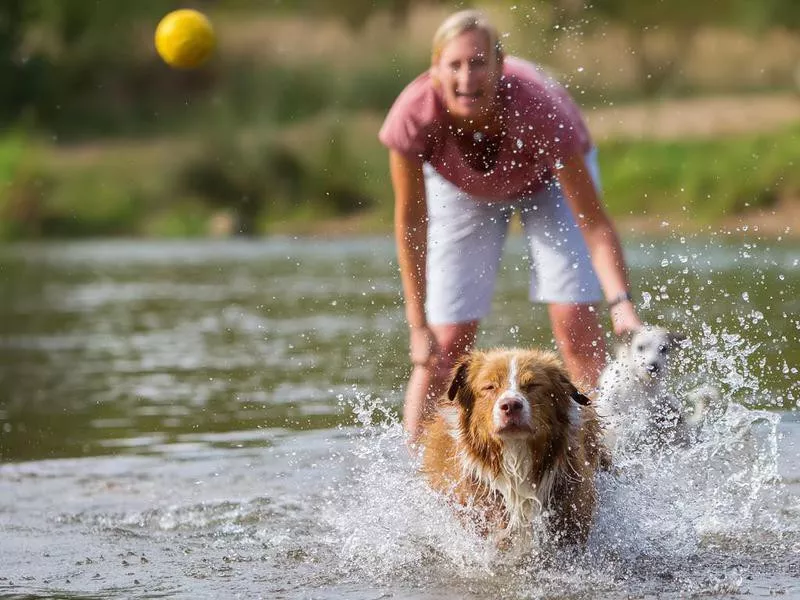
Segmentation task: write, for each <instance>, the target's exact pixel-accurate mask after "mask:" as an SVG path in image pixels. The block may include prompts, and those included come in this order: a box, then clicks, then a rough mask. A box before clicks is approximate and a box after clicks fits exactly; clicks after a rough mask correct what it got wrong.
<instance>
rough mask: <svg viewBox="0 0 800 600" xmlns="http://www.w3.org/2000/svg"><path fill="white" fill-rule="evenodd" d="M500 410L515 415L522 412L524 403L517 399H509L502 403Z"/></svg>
mask: <svg viewBox="0 0 800 600" xmlns="http://www.w3.org/2000/svg"><path fill="white" fill-rule="evenodd" d="M500 410H501V411H502V412H504V413H505V414H507V415H513V414H514V413H518V412H520V411H521V410H522V401H520V400H517V399H516V398H509V399H507V400H503V401H502V402H501V403H500Z"/></svg>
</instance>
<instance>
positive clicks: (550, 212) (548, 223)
mask: <svg viewBox="0 0 800 600" xmlns="http://www.w3.org/2000/svg"><path fill="white" fill-rule="evenodd" d="M586 165H587V167H588V169H589V171H590V173H591V175H592V177H593V179H594V181H595V185H596V186H597V187H598V191H599V173H598V168H597V153H596V150H591V151H590V152H589V153H588V154H587V155H586ZM424 174H425V189H426V194H427V202H428V263H427V298H426V303H425V311H426V313H427V318H428V322H430V323H432V324H438V325H442V324H452V323H464V322H467V321H474V320H479V319H482V318H483V317H485V316H486V315H488V314H489V311H490V309H491V304H492V296H493V293H494V286H495V279H496V277H497V270H498V267H499V265H500V259H501V257H502V253H503V246H504V244H505V239H506V234H507V232H508V224H509V222H510V220H511V217H512V215H513V214H514V212H517V213H519V215H520V220H521V221H522V225H523V229H524V232H525V237H526V239H527V242H528V247H529V249H530V256H531V281H530V299H531V301H533V302H545V303H581V304H585V303H595V302H599V301H600V300H602V298H603V295H602V292H601V289H600V283H599V282H598V280H597V276H596V275H595V272H594V269H593V267H592V263H591V260H590V258H589V251H588V249H587V247H586V243H585V242H584V240H583V235H582V234H581V232H580V230H579V229H578V226H577V224H576V223H575V219H574V218H573V215H572V211H571V210H570V208H569V207H568V206H567V204H566V202H565V201H564V199H563V197H562V195H561V191H560V189H559V188H558V187H557V186H555V185H552V186H548V187H547V188H546V189H544V190H542V191H541V192H539V193H538V194H536V195H535V196H533V197H529V198H521V199H519V200H503V201H497V200H488V199H476V198H474V197H472V196H470V195H468V194H466V193H465V192H463V191H462V190H460V189H459V188H458V187H456V186H455V185H453V184H452V183H450V182H449V181H447V180H446V179H445V178H443V177H442V176H441V175H439V174H438V173H437V172H436V171H435V170H434V169H433V167H431V166H430V165H429V164H425V165H424Z"/></svg>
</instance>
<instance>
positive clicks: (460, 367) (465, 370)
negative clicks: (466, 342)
mask: <svg viewBox="0 0 800 600" xmlns="http://www.w3.org/2000/svg"><path fill="white" fill-rule="evenodd" d="M471 367H472V357H471V356H469V355H467V356H465V357H464V358H462V359H461V360H460V361H458V363H457V364H456V366H455V368H454V369H453V379H452V381H451V382H450V387H449V388H447V398H448V400H450V401H451V402H452V401H454V400H455V399H456V398H458V403H459V404H461V406H463V407H464V408H471V407H472V405H473V404H474V402H475V398H474V397H473V396H472V391H471V390H470V389H469V383H468V377H469V370H470V368H471Z"/></svg>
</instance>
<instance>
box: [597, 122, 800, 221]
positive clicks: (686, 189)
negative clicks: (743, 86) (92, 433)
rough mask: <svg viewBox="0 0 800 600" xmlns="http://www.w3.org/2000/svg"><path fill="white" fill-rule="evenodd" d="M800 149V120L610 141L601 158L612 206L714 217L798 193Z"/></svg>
mask: <svg viewBox="0 0 800 600" xmlns="http://www.w3.org/2000/svg"><path fill="white" fill-rule="evenodd" d="M798 157H800V125H796V126H794V127H792V128H789V129H787V130H786V131H783V132H781V133H780V134H777V135H776V134H768V135H766V134H761V135H752V134H750V135H739V136H735V137H726V138H723V139H715V140H692V141H656V140H646V141H624V142H623V141H619V142H611V143H608V144H605V145H603V146H602V147H601V152H600V163H601V170H602V173H603V185H604V187H605V188H606V192H607V193H606V203H607V205H608V207H609V210H610V211H611V212H613V213H614V214H617V215H623V214H631V215H633V214H648V213H649V214H664V213H665V212H666V213H668V212H678V213H679V214H680V213H681V212H682V213H683V214H684V215H691V216H692V218H694V219H697V220H699V221H703V222H706V223H709V222H711V221H713V220H714V219H715V218H717V217H719V216H720V215H725V214H735V213H736V212H739V211H741V210H742V209H745V208H750V207H762V208H765V207H769V206H772V205H774V204H775V203H776V201H777V200H778V198H779V192H781V191H783V192H788V193H792V194H797V193H799V192H800V170H798V168H797V161H798Z"/></svg>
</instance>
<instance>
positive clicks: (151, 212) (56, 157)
mask: <svg viewBox="0 0 800 600" xmlns="http://www.w3.org/2000/svg"><path fill="white" fill-rule="evenodd" d="M479 5H480V6H482V7H485V8H486V9H487V10H490V11H492V13H493V14H498V15H500V16H502V17H504V18H505V22H504V24H505V26H508V25H509V23H510V24H511V29H512V31H513V32H514V33H515V35H516V37H514V36H512V37H511V39H509V40H508V41H509V43H510V46H511V47H512V49H513V45H514V43H515V42H516V43H517V44H519V43H520V42H522V44H523V45H524V49H525V50H526V51H529V52H530V51H534V53H537V54H538V53H541V54H542V55H543V56H545V57H546V56H547V52H548V50H549V52H551V53H552V52H554V51H555V50H554V49H555V48H557V47H558V42H559V41H560V40H562V39H564V38H569V37H570V36H574V35H581V34H583V33H586V34H587V35H589V34H592V33H593V32H594V33H596V32H598V31H600V32H601V33H602V32H604V31H605V30H606V29H608V30H609V31H610V30H611V29H613V28H616V29H618V30H622V31H624V32H625V34H626V36H627V37H626V43H627V44H629V46H628V47H627V50H626V54H627V55H628V56H629V57H633V61H634V63H635V65H636V66H635V69H636V71H637V72H636V77H635V82H634V83H633V84H630V85H628V87H624V88H623V89H621V90H614V91H610V90H609V87H608V85H609V84H608V82H606V81H603V80H602V78H601V77H597V78H595V79H585V80H582V81H579V82H577V83H575V82H573V84H574V85H573V87H572V89H573V90H574V91H576V92H577V91H578V90H579V92H580V96H579V98H580V99H581V100H582V101H584V102H587V101H588V100H589V99H593V100H594V101H598V100H603V99H605V100H608V99H609V98H611V97H614V98H615V99H617V96H620V97H626V98H633V97H639V98H641V97H642V96H657V95H660V94H664V93H671V94H677V93H688V92H691V91H692V90H691V89H688V88H687V86H689V85H690V84H689V83H687V79H686V77H685V70H686V67H687V61H688V60H689V58H688V57H687V55H686V54H685V53H686V52H687V50H688V48H689V47H690V43H689V40H690V39H691V38H692V36H693V35H695V33H696V32H698V31H699V30H701V29H702V28H704V27H730V28H735V29H737V30H739V31H746V32H755V33H753V34H752V35H757V34H758V32H764V31H768V30H772V29H775V28H777V29H780V30H792V31H796V30H798V29H800V2H798V1H797V0H761V1H760V2H753V1H752V0H718V1H717V2H712V3H705V4H704V3H698V2H695V1H694V0H669V1H667V0H660V1H658V2H641V1H640V0H593V1H592V2H588V1H585V0H547V1H545V0H531V1H530V2H528V3H526V4H525V5H520V4H519V3H517V2H515V1H513V0H494V1H488V0H487V1H485V2H483V3H479ZM185 6H192V7H195V8H199V9H200V10H204V11H206V12H208V13H209V14H210V15H212V21H214V22H215V24H218V25H220V26H224V25H227V27H228V29H227V30H226V31H228V32H229V38H228V39H221V40H220V41H221V44H222V45H223V47H224V48H226V49H228V50H230V51H222V49H221V51H220V52H218V53H217V56H216V57H215V58H214V60H212V61H211V63H210V64H209V65H207V66H206V67H204V68H202V69H198V70H195V71H175V70H171V69H169V68H168V67H166V66H165V65H164V64H163V63H162V62H161V61H160V60H159V59H158V57H157V56H156V54H155V52H154V50H153V47H152V36H153V31H154V28H155V26H156V24H157V22H158V20H159V19H160V18H161V17H162V16H163V15H164V14H165V13H166V12H168V11H169V10H172V9H175V8H180V7H185ZM463 7H464V4H463V3H461V2H455V1H452V2H447V1H444V0H437V1H432V2H425V3H423V2H420V1H419V0H416V1H412V0H350V1H348V2H345V1H343V0H342V1H331V0H272V1H271V2H269V3H264V2H260V1H257V0H224V1H223V0H205V1H202V0H198V1H195V2H192V3H190V4H187V3H184V2H176V1H171V0H170V1H167V0H138V1H137V2H110V1H109V2H102V1H98V0H69V1H65V0H3V2H0V81H2V82H4V83H3V84H2V85H0V131H6V132H11V133H8V134H3V135H2V136H0V239H4V238H5V239H8V238H20V237H32V236H86V235H205V234H206V233H207V230H208V221H209V219H212V218H213V217H214V216H215V215H218V214H221V213H224V214H229V215H231V218H232V220H233V221H234V223H233V231H234V232H239V233H247V234H259V233H263V232H265V231H272V230H275V228H276V224H281V223H286V224H289V226H291V224H292V223H294V224H299V223H303V222H312V221H315V220H319V219H322V218H330V217H347V216H349V215H353V214H356V213H360V212H363V211H365V210H368V211H372V214H374V215H376V219H377V220H380V221H382V222H385V223H389V222H390V221H391V198H390V196H389V190H390V186H389V183H388V176H387V173H386V164H385V162H386V158H385V157H386V153H385V151H384V149H383V148H382V147H381V146H380V145H379V144H378V142H377V140H376V138H375V135H376V130H377V126H378V125H379V123H380V119H381V118H382V116H383V115H384V114H385V112H386V110H387V109H388V107H389V105H390V104H391V102H392V101H393V100H394V98H395V97H396V95H397V94H398V93H399V92H400V90H401V89H402V88H403V87H404V86H405V85H406V84H407V83H408V82H409V81H410V80H411V79H412V78H413V77H414V76H415V75H416V74H417V73H419V72H420V71H422V70H423V69H425V68H426V65H427V60H428V48H427V46H425V47H419V46H420V44H419V43H417V45H412V44H410V43H409V41H408V40H407V39H406V37H408V36H411V35H412V34H413V33H414V31H413V28H414V26H413V25H412V23H415V21H414V16H415V14H417V13H424V12H425V11H435V10H440V11H442V12H446V11H447V10H450V9H453V10H455V9H458V8H463ZM415 11H416V13H415ZM436 14H439V13H436ZM381 17H384V18H385V19H387V20H388V23H389V26H388V29H386V30H380V29H376V30H375V31H378V33H377V34H376V33H374V31H373V30H371V29H370V28H371V27H372V28H373V29H374V27H375V23H376V22H378V21H380V18H381ZM282 18H288V19H295V20H296V21H298V22H299V21H300V20H303V21H307V22H308V25H307V28H306V29H305V30H304V33H303V35H306V36H307V40H305V41H307V45H309V46H312V45H313V43H314V42H315V39H316V36H317V35H323V34H324V31H323V30H324V27H323V25H324V24H325V23H328V22H331V21H333V22H336V23H340V24H344V27H345V28H346V30H347V31H348V32H349V35H351V36H352V37H353V38H356V37H358V39H360V40H369V43H370V44H371V45H370V46H364V47H360V48H358V50H359V51H358V53H357V55H356V56H351V57H350V58H349V59H340V60H338V61H337V60H336V59H337V57H336V56H333V55H327V56H326V55H324V54H317V55H309V56H307V57H305V58H304V59H303V60H300V59H298V58H297V57H295V56H292V55H290V54H282V53H281V52H279V51H276V50H275V49H274V48H272V49H271V50H269V51H267V50H265V49H264V48H263V47H262V46H265V45H266V44H263V43H262V40H261V38H260V37H259V36H269V35H270V30H269V28H268V27H269V26H270V25H269V23H267V24H266V25H264V29H263V31H262V30H258V31H256V32H255V35H253V36H251V41H250V42H249V44H250V46H246V45H245V46H246V47H245V46H243V47H236V43H237V42H238V40H236V39H233V38H235V37H236V33H237V31H238V29H239V25H241V27H242V28H245V26H246V25H247V24H248V23H249V22H251V21H254V20H258V19H266V20H267V21H268V20H269V19H272V20H274V21H275V20H277V21H279V20H280V19H282ZM265 23H266V21H265ZM370 31H373V33H372V34H371V35H372V37H370ZM382 32H383V33H382ZM398 32H399V33H398ZM654 32H655V33H657V34H665V35H666V37H667V38H668V39H669V40H670V41H671V43H672V46H671V47H672V50H671V54H669V55H668V56H666V57H665V54H664V52H663V48H660V47H658V45H655V46H654V44H653V43H652V41H653V40H652V39H651V36H652V34H653V33H654ZM391 35H396V39H392V40H389V39H387V38H388V37H390V36H391ZM359 36H362V37H359ZM404 36H406V37H404ZM303 41H304V40H300V42H301V43H297V44H295V46H293V48H294V50H293V51H294V52H298V51H299V50H302V47H303V45H304V44H303V43H302V42H303ZM365 43H366V42H365ZM424 44H427V42H425V43H424ZM334 47H335V46H334ZM299 53H302V52H299ZM611 60H612V62H613V61H616V60H617V58H616V55H612V59H611ZM789 62H791V59H789ZM793 64H796V61H795V62H794V63H793ZM776 81H778V82H779V84H780V85H783V86H784V87H788V86H789V85H792V84H793V83H792V81H791V78H790V77H788V78H787V77H786V76H784V78H783V79H782V80H780V79H776V77H774V76H773V77H772V79H770V78H768V77H766V76H765V77H764V78H763V83H762V85H764V86H774V85H775V84H776ZM9 82H13V84H9ZM365 115H366V116H365ZM303 129H305V130H306V132H305V133H304V134H303V135H301V136H300V139H301V140H302V141H300V142H298V141H297V140H296V139H292V136H294V135H295V133H296V132H297V131H298V130H303ZM793 133H794V135H795V136H796V134H797V131H794V132H793ZM171 141H175V144H174V148H173V147H172V146H171V145H170V144H171ZM181 141H183V142H185V143H183V145H182V144H181ZM140 142H141V143H143V144H144V145H143V146H142V147H141V148H139V149H137V147H136V146H135V144H137V143H140ZM162 142H164V145H165V146H167V147H168V149H167V150H163V151H162V150H151V149H149V148H150V147H149V146H148V145H147V144H148V143H152V145H153V146H159V145H161V144H162ZM120 144H121V145H125V144H131V145H132V148H131V150H130V152H129V153H126V152H125V151H123V152H121V153H116V151H115V150H112V149H110V146H114V145H120ZM703 144H707V145H706V146H704V145H703ZM73 148H82V149H83V150H85V152H83V153H80V152H78V153H76V156H75V157H72V156H71V154H72V151H73V150H72V149H73ZM798 150H800V149H798V148H797V145H796V144H795V143H794V142H793V141H792V137H791V136H790V135H789V134H788V133H787V134H785V135H784V134H781V135H777V136H772V137H744V138H741V139H738V138H737V139H736V140H735V143H732V142H731V141H725V142H715V141H709V142H702V143H700V142H686V143H680V144H679V143H661V142H630V143H628V142H625V143H617V144H609V145H607V147H605V148H604V149H603V153H602V154H601V157H602V158H603V161H604V173H605V180H606V188H607V189H608V190H609V194H608V200H609V204H610V207H611V209H612V211H613V212H617V213H626V212H635V211H640V210H656V209H657V208H663V206H664V205H670V206H671V205H674V204H675V203H674V199H675V198H677V197H680V198H686V202H685V204H686V206H687V207H688V208H690V209H691V210H692V211H696V212H697V214H698V215H702V216H706V215H707V216H708V217H709V218H711V217H712V216H713V215H715V214H721V213H722V212H725V211H730V210H735V209H737V208H740V207H743V206H744V205H745V204H759V203H760V204H762V205H763V204H765V203H768V202H770V201H771V200H772V198H773V197H774V194H775V193H776V190H777V189H778V188H782V189H783V188H786V187H787V186H789V187H791V186H797V181H796V177H795V175H794V173H793V170H792V169H788V168H786V165H791V164H793V162H792V161H793V160H794V158H793V156H797V152H798ZM793 153H794V154H793ZM151 154H152V156H150V155H151ZM753 156H756V157H758V158H757V159H752V157H753ZM81 157H83V158H81ZM748 157H750V158H748ZM729 171H730V172H729ZM670 199H672V200H673V201H672V202H671V201H670Z"/></svg>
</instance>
